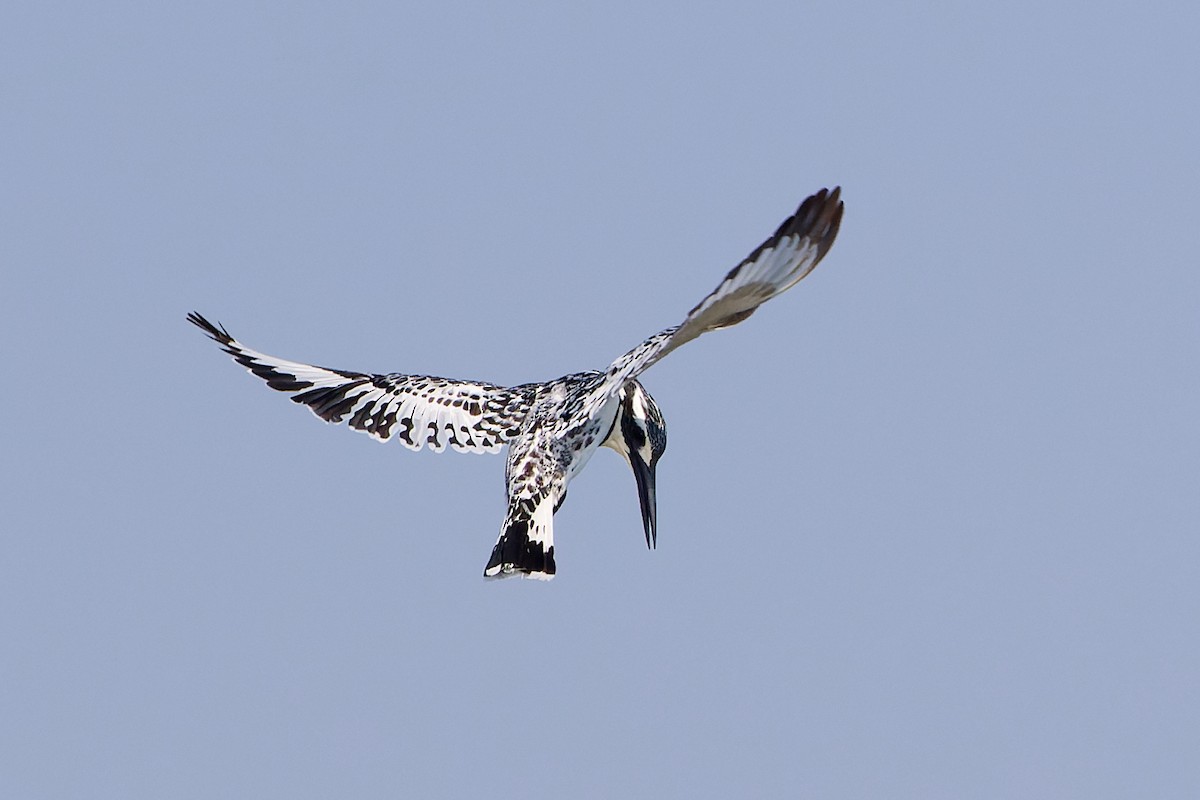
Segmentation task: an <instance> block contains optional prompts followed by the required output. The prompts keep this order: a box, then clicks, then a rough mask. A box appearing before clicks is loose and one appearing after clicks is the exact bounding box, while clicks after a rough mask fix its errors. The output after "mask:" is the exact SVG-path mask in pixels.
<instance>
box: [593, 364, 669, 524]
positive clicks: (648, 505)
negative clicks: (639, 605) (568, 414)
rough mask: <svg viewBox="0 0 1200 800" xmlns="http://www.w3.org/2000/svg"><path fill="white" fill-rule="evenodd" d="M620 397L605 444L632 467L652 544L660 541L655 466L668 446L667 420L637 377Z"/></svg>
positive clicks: (643, 516) (626, 385) (628, 384)
mask: <svg viewBox="0 0 1200 800" xmlns="http://www.w3.org/2000/svg"><path fill="white" fill-rule="evenodd" d="M619 399H620V403H621V408H620V410H619V411H618V412H617V420H616V424H615V425H614V426H613V432H612V434H611V435H610V436H609V437H608V440H607V441H606V442H605V444H606V445H608V446H609V447H611V448H612V449H613V450H616V451H617V452H618V453H620V454H621V455H622V456H624V457H625V460H626V461H628V462H629V466H630V468H631V469H632V470H633V477H634V478H635V479H636V480H637V489H638V501H639V502H640V503H641V506H642V525H643V526H644V527H645V529H646V546H647V547H651V548H653V547H654V546H655V545H656V544H657V543H658V528H657V503H656V500H655V492H654V468H655V466H656V465H657V464H658V459H660V458H662V454H663V453H664V452H665V451H666V449H667V423H666V421H665V420H664V419H663V415H662V411H661V410H659V408H658V403H655V402H654V398H653V397H651V396H650V394H649V392H647V391H646V390H645V389H644V388H642V385H641V384H640V383H638V382H637V381H630V382H629V383H627V384H625V388H624V389H622V390H621V395H620V398H619Z"/></svg>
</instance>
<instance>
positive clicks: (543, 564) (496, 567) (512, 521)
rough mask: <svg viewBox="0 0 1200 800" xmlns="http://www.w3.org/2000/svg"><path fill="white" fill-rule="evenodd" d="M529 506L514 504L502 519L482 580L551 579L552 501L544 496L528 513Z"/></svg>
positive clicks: (553, 569)
mask: <svg viewBox="0 0 1200 800" xmlns="http://www.w3.org/2000/svg"><path fill="white" fill-rule="evenodd" d="M530 505H532V504H531V503H524V502H520V503H514V504H513V507H512V508H510V509H509V513H508V518H507V519H505V520H504V529H503V530H502V531H501V533H500V538H499V539H498V540H497V541H496V546H495V547H493V548H492V557H491V558H490V559H489V560H488V563H487V566H486V567H485V568H484V570H483V576H484V577H485V578H512V577H516V576H520V577H523V578H534V579H536V580H544V581H548V580H550V579H551V578H553V577H554V572H555V566H554V502H553V500H552V499H551V498H549V497H545V498H543V499H542V501H541V502H540V503H538V504H537V506H536V507H535V508H534V510H533V513H532V514H529V513H528V511H527V509H528V507H529V506H530Z"/></svg>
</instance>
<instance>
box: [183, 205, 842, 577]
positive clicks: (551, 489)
mask: <svg viewBox="0 0 1200 800" xmlns="http://www.w3.org/2000/svg"><path fill="white" fill-rule="evenodd" d="M840 194H841V190H840V189H839V188H834V189H833V190H832V191H829V190H827V189H822V190H821V191H819V192H817V193H816V194H814V195H812V196H811V197H809V198H807V199H806V200H805V201H804V202H803V203H802V204H801V205H800V208H799V209H797V211H796V213H795V214H793V215H792V216H790V217H788V218H787V219H786V220H784V222H783V224H782V225H780V226H779V228H778V230H776V231H775V233H774V234H773V235H772V236H771V237H770V238H768V239H767V240H766V241H765V242H763V243H762V244H761V245H759V247H758V248H757V249H755V250H754V252H753V253H751V254H750V255H749V256H748V257H747V258H746V259H745V260H744V261H743V262H742V263H740V264H738V265H737V266H736V267H734V269H733V270H732V271H731V272H730V273H729V274H728V275H726V276H725V279H724V280H723V281H721V283H720V285H719V286H717V288H716V289H715V290H713V292H712V293H710V294H709V295H708V296H707V297H705V298H704V299H703V300H701V301H700V302H699V303H698V304H697V305H696V306H695V307H694V308H693V309H692V310H691V311H690V312H688V315H687V317H686V318H685V319H684V321H683V322H682V323H680V324H679V325H676V326H674V327H671V328H667V329H666V330H664V331H662V332H660V333H656V334H655V335H654V336H651V337H650V338H649V339H647V340H645V341H644V342H642V343H641V344H639V345H638V346H637V347H635V348H633V349H632V350H630V351H629V352H628V353H625V354H624V355H622V356H621V357H620V358H618V359H617V360H616V361H614V362H613V363H612V364H611V365H610V366H609V367H608V368H607V369H606V370H604V371H592V372H578V373H574V374H571V375H566V376H563V377H561V378H557V379H555V380H552V381H545V382H541V383H527V384H522V385H520V386H513V387H504V386H496V385H494V384H490V383H481V382H474V381H459V380H451V379H448V378H435V377H429V376H423V375H404V374H400V373H390V374H383V375H381V374H369V373H364V372H350V371H347V370H338V369H327V368H325V367H316V366H312V365H309V364H301V363H298V362H295V361H285V360H283V359H280V358H275V357H274V356H269V355H266V354H264V353H259V352H257V351H255V350H251V349H249V348H248V347H245V346H244V345H242V344H241V343H240V342H238V341H237V340H236V339H234V338H233V336H231V335H230V334H229V332H228V331H226V330H225V328H224V327H222V326H218V325H214V324H212V323H211V322H209V321H208V320H206V319H205V318H204V317H202V316H201V315H199V314H197V313H195V312H193V313H191V314H189V315H188V321H190V322H191V323H192V324H194V325H196V326H198V327H199V328H200V329H201V330H203V331H204V332H205V333H206V334H208V336H210V337H211V338H212V339H214V340H215V341H216V342H218V343H219V344H220V345H221V346H222V347H223V348H224V350H225V352H227V353H228V354H229V355H231V356H233V358H234V360H235V361H237V362H238V363H239V364H241V365H242V366H244V367H246V368H247V369H248V370H250V372H252V373H253V374H255V375H257V376H258V377H260V378H262V379H263V380H265V381H266V382H267V385H268V386H270V387H271V388H272V389H278V390H279V391H282V392H288V393H289V394H291V395H292V400H293V401H294V402H296V403H302V404H304V405H306V406H308V407H309V408H310V409H311V410H312V412H313V413H314V414H316V415H317V416H319V417H320V418H321V419H323V420H325V421H326V422H333V423H340V422H346V423H347V424H348V425H349V426H350V427H351V428H354V429H356V430H360V431H363V432H364V433H366V434H368V435H369V436H371V437H372V438H374V439H376V440H378V441H381V442H386V441H390V440H391V439H399V440H400V442H401V443H402V444H404V446H405V447H408V448H409V449H411V450H420V449H421V448H422V447H424V446H426V445H428V446H429V447H430V449H432V450H434V451H437V452H441V451H442V450H444V449H445V448H446V447H447V446H450V447H452V448H454V449H455V450H458V451H460V452H468V453H495V452H499V451H500V450H501V449H502V448H503V447H504V446H505V445H507V446H508V459H507V463H506V468H505V485H506V487H507V491H508V512H507V514H506V515H505V518H504V523H503V525H502V526H501V528H500V538H499V540H498V541H497V542H496V545H495V547H494V548H493V549H492V556H491V558H490V559H489V561H488V564H487V566H486V567H485V568H484V576H485V577H487V578H503V577H509V576H512V575H523V576H525V577H530V578H541V579H549V578H552V577H553V576H554V573H555V562H554V514H555V512H557V511H558V508H559V506H560V505H561V504H562V502H563V500H565V499H566V495H567V485H568V484H569V483H570V482H571V480H572V479H573V478H574V477H575V476H576V475H578V474H579V472H580V471H581V470H582V469H583V467H584V465H585V464H587V461H588V459H589V458H591V456H592V454H593V453H595V451H596V450H597V449H598V448H599V447H601V446H606V447H609V448H611V449H613V450H615V451H617V453H619V454H620V455H621V456H622V457H623V458H624V459H625V460H626V462H627V463H628V464H629V466H630V468H631V469H632V470H633V473H634V478H635V479H636V482H637V489H638V499H639V503H640V505H641V511H642V523H643V527H644V530H645V535H646V544H647V546H648V547H651V548H653V547H654V546H655V545H656V542H657V512H656V496H655V467H656V465H657V463H658V460H659V458H661V457H662V454H663V452H664V451H665V450H666V446H667V431H666V423H665V422H664V420H663V416H662V412H661V410H660V409H659V408H658V404H657V403H655V402H654V398H652V397H651V396H650V394H649V393H648V392H646V390H645V388H643V387H642V385H641V383H639V382H638V380H637V378H638V376H639V375H641V373H642V372H644V371H645V370H646V369H647V368H649V367H650V366H651V365H653V364H654V363H655V362H657V361H659V360H660V359H661V358H662V357H663V356H665V355H666V354H667V353H669V352H671V351H672V350H674V349H675V348H677V347H679V346H680V345H682V344H685V343H686V342H689V341H691V340H692V339H695V338H696V337H697V336H699V335H701V334H702V333H707V332H708V331H714V330H719V329H721V328H727V327H729V326H731V325H736V324H737V323H739V322H741V321H742V320H744V319H746V318H747V317H749V316H750V315H751V314H753V313H754V311H755V309H757V308H758V307H759V306H760V305H762V304H763V303H765V302H766V301H767V300H770V299H771V298H772V297H775V296H776V295H778V294H780V293H782V292H784V291H786V290H787V289H789V288H791V287H792V286H793V285H795V284H796V283H797V282H798V281H799V280H800V279H802V278H803V277H804V276H806V275H808V273H809V272H811V271H812V269H813V267H815V266H816V265H817V263H818V262H819V261H820V260H821V259H822V258H823V257H824V255H825V253H827V252H828V251H829V248H830V247H831V246H832V245H833V240H834V238H835V237H836V236H837V232H838V227H839V225H840V224H841V219H842V210H843V206H842V202H841V199H840Z"/></svg>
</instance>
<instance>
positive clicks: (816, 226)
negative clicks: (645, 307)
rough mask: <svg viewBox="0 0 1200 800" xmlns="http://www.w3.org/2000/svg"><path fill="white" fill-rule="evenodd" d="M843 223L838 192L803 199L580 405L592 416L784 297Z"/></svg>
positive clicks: (620, 362) (622, 359)
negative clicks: (668, 362) (690, 346)
mask: <svg viewBox="0 0 1200 800" xmlns="http://www.w3.org/2000/svg"><path fill="white" fill-rule="evenodd" d="M841 222H842V201H841V188H840V187H835V188H834V189H833V190H832V191H830V190H828V189H822V190H821V191H819V192H817V193H816V194H814V195H812V196H810V197H808V198H807V199H805V201H804V202H803V203H801V204H800V208H798V209H797V210H796V213H795V214H793V215H792V216H790V217H788V218H787V219H785V220H784V221H783V224H782V225H780V226H779V228H778V229H777V230H776V231H775V233H774V234H773V235H772V236H771V237H770V238H769V239H767V240H766V241H765V242H763V243H762V244H761V245H759V246H758V248H757V249H756V250H755V251H754V252H753V253H751V254H750V255H749V256H747V257H746V259H745V260H744V261H742V263H740V264H738V265H737V266H736V267H734V268H733V269H732V270H731V271H730V272H729V274H728V275H726V276H725V279H724V280H723V281H721V283H720V285H718V286H717V288H716V289H714V290H713V291H712V292H711V293H710V294H709V295H708V296H707V297H705V298H704V299H703V300H701V301H700V302H699V303H697V304H696V306H695V307H694V308H693V309H692V310H691V311H689V312H688V315H687V318H686V319H684V321H683V322H682V323H681V324H680V325H676V326H675V327H673V328H667V329H666V330H664V331H661V332H660V333H656V334H654V335H653V336H651V337H650V338H649V339H647V340H646V341H644V342H642V343H641V344H639V345H638V346H637V347H635V348H633V349H632V350H630V351H629V352H628V353H625V354H624V355H623V356H621V357H620V358H618V359H617V360H616V361H614V362H613V363H612V365H611V366H609V368H608V370H607V371H606V373H605V379H604V382H603V384H602V385H601V386H600V388H599V389H597V390H596V391H595V392H594V393H593V394H592V395H591V396H590V397H589V398H588V400H587V402H586V403H585V407H586V408H587V413H589V414H594V413H596V411H597V410H598V409H599V408H600V407H601V406H602V405H603V404H604V403H605V402H607V401H608V399H609V398H611V397H613V396H615V395H616V394H617V393H618V392H620V391H621V387H623V386H624V385H625V384H626V383H627V382H629V381H630V380H633V379H634V378H636V377H637V376H638V375H640V374H641V373H642V372H644V371H645V370H646V369H648V368H649V367H650V366H651V365H653V364H654V363H656V362H657V361H659V360H660V359H661V358H662V357H663V356H665V355H666V354H667V353H669V352H671V351H672V350H674V349H675V348H677V347H679V346H680V345H682V344H686V343H687V342H690V341H691V340H692V339H695V338H696V337H697V336H699V335H700V334H702V333H707V332H709V331H715V330H720V329H721V328H728V327H730V326H731V325H736V324H737V323H739V322H741V321H742V320H744V319H746V318H747V317H749V316H750V315H751V314H753V313H754V312H755V310H756V309H757V308H758V307H759V306H760V305H762V304H763V303H765V302H767V301H768V300H770V299H771V298H772V297H775V296H776V295H779V294H782V293H783V292H786V291H787V290H788V289H790V288H792V287H793V286H795V285H796V283H798V282H799V281H800V280H801V279H802V278H804V277H805V276H806V275H808V273H810V272H812V270H813V267H815V266H816V265H817V264H818V263H819V262H820V261H821V259H822V258H823V257H824V256H825V254H826V253H827V252H829V248H830V247H832V246H833V240H834V238H835V237H836V236H837V232H838V227H839V226H840V225H841Z"/></svg>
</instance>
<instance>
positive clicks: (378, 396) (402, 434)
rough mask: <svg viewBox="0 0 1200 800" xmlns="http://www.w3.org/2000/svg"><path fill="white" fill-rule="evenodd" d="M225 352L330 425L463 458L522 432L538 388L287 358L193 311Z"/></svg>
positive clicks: (193, 318)
mask: <svg viewBox="0 0 1200 800" xmlns="http://www.w3.org/2000/svg"><path fill="white" fill-rule="evenodd" d="M188 321H189V322H191V323H192V324H193V325H196V326H197V327H199V328H200V329H201V330H202V331H204V332H205V333H206V334H208V335H209V337H211V338H212V339H213V340H214V341H216V342H217V343H218V344H220V345H221V346H222V347H223V348H224V350H225V352H226V353H228V354H229V355H231V356H233V359H234V360H235V361H237V362H238V363H239V364H241V365H242V366H243V367H245V368H246V369H248V370H250V372H252V373H254V374H255V375H257V376H258V377H260V378H262V379H263V380H264V381H266V382H267V385H268V386H270V387H271V388H272V389H277V390H279V391H281V392H288V393H289V394H291V395H292V401H293V402H296V403H302V404H303V405H306V406H308V407H309V409H311V410H312V412H313V413H314V414H316V415H317V416H318V417H320V418H321V419H323V420H325V421H326V422H333V423H338V422H343V421H345V422H347V423H348V424H349V425H350V427H351V428H354V429H355V430H359V431H362V432H364V433H366V434H368V435H369V436H371V437H372V438H374V439H376V440H378V441H381V442H386V441H388V440H390V439H393V438H395V439H399V440H400V442H401V444H403V445H404V446H405V447H407V448H409V449H410V450H420V449H421V448H422V447H423V446H425V445H429V448H430V449H431V450H434V451H435V452H439V453H440V452H441V451H443V450H445V449H446V445H450V447H453V448H454V449H455V450H458V451H459V452H463V453H496V452H499V451H500V448H501V447H503V446H504V445H505V444H506V443H507V442H508V441H509V440H510V439H512V438H513V437H514V436H516V435H517V432H518V430H519V429H520V426H521V421H522V420H524V419H525V415H526V414H527V413H528V412H529V407H530V402H531V397H532V390H528V391H527V390H526V389H525V388H523V387H518V388H516V389H507V388H505V387H503V386H495V385H492V384H489V383H474V382H470V381H456V380H449V379H447V378H434V377H429V376H425V375H401V374H399V373H393V374H389V375H370V374H367V373H363V372H349V371H346V370H338V369H327V368H325V367H316V366H312V365H311V364H300V363H298V362H295V361H285V360H283V359H281V358H275V357H274V356H269V355H266V354H264V353H259V352H257V351H255V350H251V349H250V348H248V347H245V346H244V345H242V344H241V343H240V342H238V341H237V340H236V339H234V338H233V337H232V336H230V335H229V332H228V331H227V330H225V328H224V327H219V326H217V325H213V324H212V323H211V322H209V321H208V320H207V319H205V318H204V317H202V316H201V315H199V314H197V313H195V312H193V313H191V314H188Z"/></svg>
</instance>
